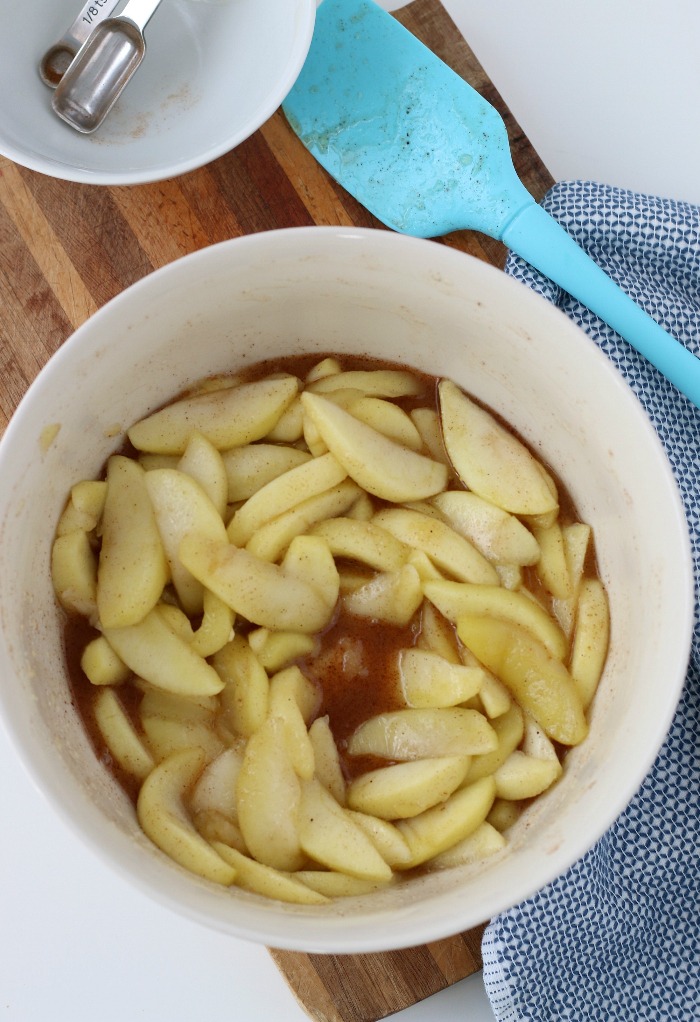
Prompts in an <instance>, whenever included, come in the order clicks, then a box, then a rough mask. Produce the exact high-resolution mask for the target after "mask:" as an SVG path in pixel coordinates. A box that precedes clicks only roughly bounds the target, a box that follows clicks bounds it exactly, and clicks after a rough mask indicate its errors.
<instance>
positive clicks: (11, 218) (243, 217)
mask: <svg viewBox="0 0 700 1022" xmlns="http://www.w3.org/2000/svg"><path fill="white" fill-rule="evenodd" d="M397 18H398V20H400V21H401V22H402V23H403V24H404V25H405V26H406V27H407V28H409V29H410V30H411V31H412V32H413V33H414V34H415V35H416V36H418V38H420V39H421V40H422V41H423V42H424V43H425V44H426V45H427V46H429V47H430V48H431V49H432V50H433V51H434V52H435V53H437V54H438V56H440V57H441V58H442V59H443V60H445V61H446V63H448V64H449V65H451V67H453V68H454V70H455V71H457V72H458V73H459V74H461V75H462V76H463V77H464V78H466V79H467V81H468V82H469V83H470V84H471V85H472V86H473V87H474V88H476V89H477V90H478V91H479V92H480V93H481V94H482V95H483V96H484V97H485V98H486V99H487V100H488V101H489V102H491V103H492V104H493V105H494V106H495V107H496V108H497V109H498V110H500V112H501V114H502V115H503V117H504V119H505V121H506V125H507V127H508V132H509V136H510V141H511V146H512V150H513V157H514V162H515V167H516V170H517V171H518V173H519V175H520V177H521V179H522V180H523V182H524V183H525V185H526V186H527V187H528V188H529V189H530V191H531V192H532V194H533V195H534V197H535V198H536V199H538V200H539V199H540V198H541V197H542V196H543V195H544V193H545V191H546V190H547V189H548V188H549V187H550V186H551V185H552V184H553V180H552V178H551V177H550V175H549V173H548V172H547V170H546V168H545V167H544V166H543V164H542V162H541V160H540V159H539V158H538V156H537V154H536V153H535V151H534V150H533V148H532V146H531V145H530V143H529V141H528V139H527V138H526V137H525V136H524V135H523V133H522V131H521V130H520V128H519V127H518V125H517V124H516V122H515V120H514V119H513V117H512V116H511V114H510V111H509V110H508V109H507V108H506V107H505V105H504V103H503V102H502V100H501V97H500V96H499V94H498V92H497V91H496V89H495V88H494V86H493V85H492V83H491V82H490V81H489V79H488V77H487V76H486V74H485V72H484V70H483V69H482V68H481V66H480V65H479V63H478V62H477V60H476V58H475V57H474V54H473V53H472V51H471V50H470V49H469V47H468V45H467V44H466V42H465V41H464V39H463V38H462V37H461V35H460V33H459V31H458V30H457V28H456V26H455V25H454V23H453V22H452V20H451V19H450V18H449V16H448V15H447V13H446V11H445V10H444V8H443V7H442V5H441V4H440V3H439V0H414V2H413V3H411V4H410V5H409V6H408V7H405V8H403V9H402V10H400V11H399V12H398V13H397ZM313 224H319V225H323V224H327V225H340V226H353V225H354V226H358V227H376V228H381V225H380V224H379V223H378V221H376V220H375V219H374V218H373V217H372V216H371V215H370V214H369V213H368V212H367V211H366V210H365V209H363V208H362V207H361V206H360V205H359V204H358V203H357V202H356V201H355V200H354V199H353V198H352V197H351V196H349V195H348V194H347V193H346V192H345V191H344V190H343V189H342V188H340V186H337V185H335V184H334V183H333V182H332V181H331V180H330V178H329V177H328V176H327V174H326V173H325V171H323V170H322V169H321V168H320V167H319V166H318V164H316V162H315V161H314V160H313V158H312V157H311V156H310V155H309V154H308V153H307V152H306V150H305V149H304V148H303V146H302V145H301V143H300V142H299V141H298V139H297V138H296V137H295V136H294V135H293V133H292V132H291V131H290V129H289V127H288V126H287V123H286V121H285V119H284V116H283V114H282V113H281V111H277V113H275V114H274V115H273V116H272V117H271V118H270V120H269V121H267V123H266V124H264V125H263V127H262V128H261V129H260V130H259V131H257V132H256V133H255V134H254V135H253V136H252V137H251V138H250V139H248V140H247V141H246V142H244V143H243V144H241V145H240V146H239V147H238V148H237V149H236V150H235V151H234V152H232V153H228V154H227V155H225V156H222V157H221V158H220V159H218V160H216V161H214V162H213V163H211V164H209V165H208V166H206V167H203V168H202V169H200V170H197V171H194V172H192V173H190V174H186V175H184V176H182V177H179V178H175V179H173V180H169V181H163V182H159V183H156V184H150V185H141V186H138V187H97V186H94V185H80V184H73V183H71V182H65V181H58V180H53V179H52V178H49V177H45V176H43V175H41V174H37V173H35V172H33V171H30V170H27V169H25V168H23V167H20V166H17V165H16V164H13V163H11V162H10V161H9V160H6V159H4V158H2V157H0V429H4V427H5V426H6V425H7V422H8V420H9V418H10V416H11V415H12V412H13V411H14V409H15V408H16V406H17V404H18V402H19V400H20V398H21V397H22V395H23V394H24V392H25V390H26V389H27V387H28V385H29V383H30V382H31V381H32V380H33V379H34V377H35V376H36V375H37V373H38V372H39V370H40V369H41V367H42V366H43V365H44V363H45V362H46V361H47V359H48V358H49V357H50V356H51V355H52V354H53V352H55V351H56V349H57V348H58V347H59V346H60V345H61V344H62V343H63V342H64V341H65V340H66V338H67V337H68V336H69V335H70V334H71V333H72V331H73V330H74V329H75V328H76V327H78V326H79V325H80V324H81V323H82V322H83V321H84V320H85V319H86V318H87V317H88V316H90V315H91V314H92V313H93V312H95V311H96V310H97V309H98V308H100V306H102V305H104V303H105V302H106V301H108V300H109V299H110V298H112V297H114V295H116V294H118V293H119V292H120V291H122V290H124V288H126V287H128V286H129V285H130V284H133V283H134V282H135V281H137V280H139V279H140V278H141V277H143V276H145V275H146V274H147V273H149V272H150V271H151V270H153V269H156V268H158V267H160V266H163V265H165V264H166V263H169V262H171V261H172V260H173V259H176V258H178V257H179V256H182V255H186V254H187V253H189V252H194V251H196V250H197V249H200V248H203V247H205V246H207V245H211V244H213V243H215V242H218V241H223V240H225V239H227V238H234V237H237V236H240V235H242V234H253V233H255V232H257V231H266V230H271V229H273V228H277V227H300V226H309V225H313ZM381 229H383V228H381ZM437 243H439V244H445V245H449V246H451V247H453V248H456V249H459V250H461V251H463V252H469V253H471V254H472V255H474V256H477V257H478V258H480V259H483V260H485V261H487V262H490V263H493V264H495V265H497V266H503V263H504V261H505V254H506V253H505V249H504V248H503V246H502V245H500V244H499V243H498V242H495V241H493V240H491V239H489V238H486V237H484V236H482V235H477V234H475V233H473V232H467V231H461V232H458V233H454V234H452V235H449V236H447V237H445V238H443V239H441V241H440V242H437ZM482 932H483V926H482V927H477V928H476V929H474V930H471V931H469V932H467V933H462V934H458V935H457V936H455V937H452V938H448V939H446V940H441V941H437V942H435V943H432V944H430V945H428V946H425V947H418V948H411V949H408V950H403V951H395V952H387V953H381V954H362V955H305V954H299V953H296V952H286V951H277V950H271V952H270V953H271V954H272V957H273V958H274V960H275V962H276V963H277V965H278V966H279V968H280V970H281V971H282V973H283V974H284V976H285V977H286V979H287V981H288V982H289V985H290V987H291V989H292V991H293V993H294V994H295V996H296V998H297V999H298V1001H299V1003H300V1004H301V1005H302V1007H303V1008H304V1009H305V1010H306V1011H307V1012H308V1014H309V1015H310V1016H311V1017H312V1018H313V1019H316V1020H318V1022H376V1020H378V1019H382V1018H385V1017H386V1016H387V1015H390V1014H392V1013H394V1012H396V1011H399V1010H401V1009H403V1008H406V1007H408V1006H409V1005H411V1004H413V1003H415V1002H417V1001H419V1000H422V999H423V998H425V997H427V996H429V995H430V994H432V993H435V992H436V991H438V990H441V989H443V988H444V987H446V986H449V985H450V984H452V983H455V982H457V981H458V980H460V979H463V978H464V977H466V976H469V975H471V974H472V973H474V972H477V971H478V970H479V969H481V952H480V945H481V934H482Z"/></svg>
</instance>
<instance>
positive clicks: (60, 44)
mask: <svg viewBox="0 0 700 1022" xmlns="http://www.w3.org/2000/svg"><path fill="white" fill-rule="evenodd" d="M118 3H119V0H88V2H87V3H86V4H85V6H84V7H83V9H82V11H81V12H80V14H79V15H78V16H77V18H76V19H75V21H74V22H73V24H72V25H71V26H70V28H69V29H67V30H66V32H65V33H64V34H63V35H62V36H61V38H60V39H59V40H58V41H57V42H55V43H54V44H53V46H50V47H49V48H48V50H47V51H46V53H45V54H44V56H43V57H42V58H41V61H40V62H39V75H40V77H41V80H42V82H43V83H44V84H45V85H48V87H49V88H50V89H55V88H56V86H57V85H58V83H59V82H60V80H61V78H63V75H64V74H65V72H66V71H67V70H68V67H69V65H70V63H71V61H72V60H73V57H74V56H75V55H76V53H77V52H78V50H79V49H80V47H81V46H82V45H83V43H84V42H85V40H86V39H87V37H88V36H89V35H90V33H91V32H92V30H93V28H94V27H95V26H96V25H99V23H100V22H101V21H104V20H105V18H108V17H109V15H110V14H111V13H112V11H113V10H114V8H115V7H116V6H117V4H118Z"/></svg>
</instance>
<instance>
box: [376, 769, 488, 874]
mask: <svg viewBox="0 0 700 1022" xmlns="http://www.w3.org/2000/svg"><path fill="white" fill-rule="evenodd" d="M495 796H496V782H495V781H494V779H493V777H482V779H481V780H480V781H475V782H474V783H473V784H469V785H467V786H466V787H464V788H460V789H459V790H458V791H456V792H455V793H454V794H453V795H450V797H449V798H448V799H447V800H446V801H445V802H442V803H440V804H439V805H437V806H433V807H432V808H431V809H426V810H425V812H424V813H420V814H419V815H418V816H414V817H413V818H412V819H410V820H399V822H398V823H397V824H396V826H397V827H398V829H399V830H400V831H401V834H402V835H403V836H404V838H405V839H406V842H407V844H408V847H409V848H410V850H411V862H410V865H411V866H419V865H420V864H421V863H422V862H427V860H428V859H432V858H433V857H434V856H436V855H440V853H441V852H445V851H446V850H447V849H448V848H452V847H453V846H454V845H456V844H457V842H458V841H463V840H464V838H466V837H468V836H469V834H473V833H474V831H475V830H476V828H477V827H479V826H480V825H481V824H482V823H483V822H484V820H485V819H486V816H487V814H488V812H489V810H490V809H491V806H492V805H493V800H494V798H495Z"/></svg>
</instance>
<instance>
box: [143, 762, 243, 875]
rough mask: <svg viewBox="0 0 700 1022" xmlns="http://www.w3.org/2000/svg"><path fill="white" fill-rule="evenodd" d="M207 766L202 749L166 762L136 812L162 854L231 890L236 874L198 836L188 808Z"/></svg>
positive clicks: (150, 780)
mask: <svg viewBox="0 0 700 1022" xmlns="http://www.w3.org/2000/svg"><path fill="white" fill-rule="evenodd" d="M205 762H206V757H205V755H204V753H203V752H202V751H201V749H183V750H182V751H180V752H176V753H175V754H174V755H172V756H169V757H168V759H165V760H163V762H162V763H160V764H159V765H158V766H157V767H156V768H155V769H154V770H152V771H151V773H150V774H149V775H148V777H147V778H146V780H145V781H144V782H143V785H142V786H141V791H140V792H139V797H138V802H137V805H136V812H137V815H138V820H139V823H140V824H141V827H142V829H143V831H144V833H145V834H146V836H147V837H149V838H150V839H151V841H153V843H154V844H156V845H157V846H158V847H159V848H160V849H161V851H163V852H165V854H166V855H169V856H170V858H171V859H174V860H175V862H177V863H179V864H180V865H181V866H184V867H185V869H188V870H190V872H192V873H197V874H198V875H199V876H202V877H205V878H206V879H207V880H213V881H214V882H216V883H219V884H225V885H226V886H228V885H230V884H232V883H233V881H234V879H235V876H236V870H235V869H234V868H233V866H230V865H229V864H228V863H227V862H224V860H223V859H222V858H221V856H220V855H218V854H217V853H216V852H215V851H214V849H213V848H212V846H211V845H210V844H209V842H208V841H205V840H204V838H203V837H202V836H201V834H198V833H197V831H196V830H195V828H194V824H193V823H192V820H191V819H190V816H189V813H188V811H187V809H186V807H185V799H186V797H187V794H188V792H189V790H190V789H191V787H192V785H193V784H194V783H195V781H196V780H197V778H198V777H199V775H200V773H201V772H202V769H203V768H204V764H205Z"/></svg>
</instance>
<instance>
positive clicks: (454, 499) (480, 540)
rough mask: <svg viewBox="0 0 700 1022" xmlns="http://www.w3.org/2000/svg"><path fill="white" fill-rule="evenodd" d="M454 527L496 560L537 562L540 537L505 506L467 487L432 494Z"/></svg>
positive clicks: (516, 562) (483, 552)
mask: <svg viewBox="0 0 700 1022" xmlns="http://www.w3.org/2000/svg"><path fill="white" fill-rule="evenodd" d="M432 503H433V504H434V505H435V507H437V508H439V509H440V511H441V512H442V513H443V515H444V516H445V518H446V519H447V520H448V522H449V523H450V525H451V526H452V528H453V529H455V530H456V531H457V532H459V533H460V534H461V535H462V536H465V537H466V538H467V539H469V540H471V542H472V543H473V544H474V546H475V547H476V548H477V549H478V550H480V551H481V553H482V554H483V555H484V557H487V558H488V559H489V560H490V561H492V562H493V563H494V564H535V563H536V562H537V560H538V558H539V556H540V549H539V545H538V543H537V540H536V539H535V537H534V536H533V535H532V533H531V532H530V530H529V529H528V528H527V526H525V525H523V523H522V522H521V521H520V520H519V519H518V518H516V517H515V516H514V515H511V514H509V513H508V511H504V510H503V508H500V507H498V506H497V505H496V504H492V503H491V501H489V500H484V498H483V497H480V496H478V494H476V493H471V492H469V491H468V490H446V491H445V492H444V493H438V494H437V496H435V497H433V498H432Z"/></svg>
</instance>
